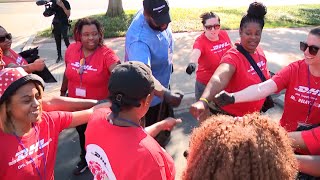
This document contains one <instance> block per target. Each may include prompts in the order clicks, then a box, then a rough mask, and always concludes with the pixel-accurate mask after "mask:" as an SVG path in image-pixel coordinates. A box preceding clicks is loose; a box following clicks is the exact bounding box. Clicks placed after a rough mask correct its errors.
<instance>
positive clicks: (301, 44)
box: [300, 42, 320, 56]
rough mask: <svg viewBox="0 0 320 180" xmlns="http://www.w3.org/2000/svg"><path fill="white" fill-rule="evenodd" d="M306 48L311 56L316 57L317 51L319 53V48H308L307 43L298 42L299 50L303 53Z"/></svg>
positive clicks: (313, 46)
mask: <svg viewBox="0 0 320 180" xmlns="http://www.w3.org/2000/svg"><path fill="white" fill-rule="evenodd" d="M307 48H309V53H310V54H311V55H313V56H315V55H317V53H318V51H319V49H320V48H319V47H317V46H315V45H312V46H309V45H308V44H307V43H305V42H300V50H301V51H303V52H305V51H306V50H307Z"/></svg>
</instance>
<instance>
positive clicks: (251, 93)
mask: <svg viewBox="0 0 320 180" xmlns="http://www.w3.org/2000/svg"><path fill="white" fill-rule="evenodd" d="M276 90H277V85H276V84H275V82H274V81H273V80H271V79H270V80H267V81H265V82H263V83H260V84H255V85H251V86H249V87H247V88H245V89H243V90H241V91H238V92H235V93H234V94H233V96H234V98H235V103H240V102H250V101H257V100H260V99H263V98H265V97H267V96H269V95H270V94H272V93H274V92H275V91H276Z"/></svg>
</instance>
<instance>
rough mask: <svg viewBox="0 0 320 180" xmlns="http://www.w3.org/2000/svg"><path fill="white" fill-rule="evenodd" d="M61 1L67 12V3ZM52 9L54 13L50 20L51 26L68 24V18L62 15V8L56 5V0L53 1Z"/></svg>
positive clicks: (64, 0)
mask: <svg viewBox="0 0 320 180" xmlns="http://www.w3.org/2000/svg"><path fill="white" fill-rule="evenodd" d="M61 1H62V2H63V4H64V6H65V7H66V9H67V10H70V9H71V7H70V4H69V2H68V1H66V0H61ZM52 9H53V10H54V11H55V12H56V13H55V15H54V18H53V20H52V24H58V23H61V24H68V16H67V15H66V13H64V11H63V9H62V7H60V6H58V5H57V3H56V0H54V1H53V3H52Z"/></svg>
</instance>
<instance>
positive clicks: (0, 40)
mask: <svg viewBox="0 0 320 180" xmlns="http://www.w3.org/2000/svg"><path fill="white" fill-rule="evenodd" d="M6 39H8V40H11V39H12V35H11V33H8V34H6V35H4V36H0V43H2V42H4V41H5V40H6Z"/></svg>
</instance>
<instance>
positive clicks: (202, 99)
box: [199, 98, 209, 106]
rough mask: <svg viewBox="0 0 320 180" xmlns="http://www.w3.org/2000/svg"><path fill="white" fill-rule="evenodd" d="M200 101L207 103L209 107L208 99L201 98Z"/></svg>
mask: <svg viewBox="0 0 320 180" xmlns="http://www.w3.org/2000/svg"><path fill="white" fill-rule="evenodd" d="M199 100H200V101H203V102H205V103H206V104H207V106H209V101H208V99H206V98H200V99H199Z"/></svg>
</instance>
